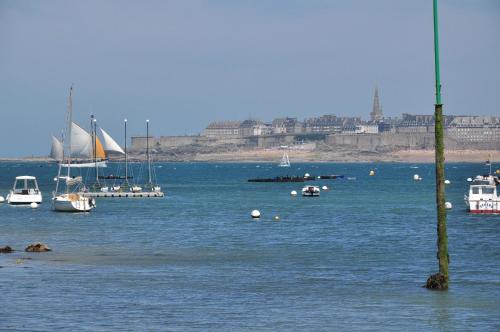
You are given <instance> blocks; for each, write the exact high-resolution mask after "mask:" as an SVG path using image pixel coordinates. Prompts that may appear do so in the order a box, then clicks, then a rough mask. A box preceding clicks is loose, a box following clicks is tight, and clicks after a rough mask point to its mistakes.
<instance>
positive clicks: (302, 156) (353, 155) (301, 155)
mask: <svg viewBox="0 0 500 332" xmlns="http://www.w3.org/2000/svg"><path fill="white" fill-rule="evenodd" d="M282 154H283V151H282V150H278V149H261V150H243V149H242V150H236V151H228V152H218V153H196V154H177V155H155V156H154V157H153V158H154V160H157V161H185V162H193V161H194V162H278V161H279V160H280V159H281V156H282ZM289 156H290V160H291V162H345V163H348V162H401V163H432V162H434V151H433V150H401V151H393V152H386V153H377V152H371V151H350V150H339V151H319V150H291V151H290V152H289ZM489 156H491V160H492V161H493V162H495V161H500V150H450V151H446V161H447V162H474V163H476V162H479V163H481V162H484V161H486V160H487V159H488V158H489ZM130 159H131V160H132V161H134V160H135V161H139V160H142V159H143V156H142V155H139V154H131V155H130ZM0 161H23V162H46V161H51V159H49V158H47V157H24V158H0Z"/></svg>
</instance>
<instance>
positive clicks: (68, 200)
mask: <svg viewBox="0 0 500 332" xmlns="http://www.w3.org/2000/svg"><path fill="white" fill-rule="evenodd" d="M72 97H73V87H71V88H70V91H69V105H68V117H67V119H68V127H67V129H66V135H65V136H63V137H67V142H64V140H62V141H58V140H57V139H53V143H55V146H54V145H53V148H52V151H53V154H52V157H53V158H54V159H56V160H58V161H60V162H59V169H58V172H57V177H56V181H57V182H56V190H55V191H54V194H53V198H52V204H53V209H54V210H55V211H58V212H88V211H90V210H92V209H93V208H95V206H96V205H95V201H94V199H93V198H91V197H85V196H84V195H83V194H81V192H83V191H84V188H85V186H84V185H83V183H82V178H81V177H79V176H78V177H72V176H71V168H72V163H71V161H72V160H71V157H72V153H75V154H77V155H85V154H86V155H89V152H88V151H90V150H89V149H91V143H92V140H91V136H90V135H89V134H87V133H86V132H85V131H83V129H81V128H80V127H79V126H77V125H76V124H75V123H73V122H72V116H73V109H72V108H73V102H72ZM64 143H66V147H65V146H64ZM65 153H66V154H67V155H65ZM94 156H95V154H94ZM94 161H95V159H94ZM62 167H66V168H67V173H66V174H65V175H62V174H61V169H62ZM63 185H64V186H65V187H66V190H64V192H59V188H60V187H61V186H63Z"/></svg>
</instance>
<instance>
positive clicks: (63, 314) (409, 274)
mask: <svg viewBox="0 0 500 332" xmlns="http://www.w3.org/2000/svg"><path fill="white" fill-rule="evenodd" d="M371 168H375V169H376V176H374V177H370V176H368V173H369V170H370V169H371ZM56 171H57V170H56V166H55V165H49V164H45V163H44V164H36V163H0V194H1V195H3V196H6V195H7V192H8V190H9V188H10V186H11V185H12V183H13V180H14V177H15V176H17V175H35V176H37V177H38V180H39V184H40V186H41V189H42V191H43V193H44V200H45V201H44V203H43V204H42V205H41V206H40V207H39V208H38V209H30V208H29V207H28V208H23V207H12V206H8V205H6V204H2V205H0V246H3V245H10V246H12V247H14V248H15V249H17V250H19V251H18V252H16V253H13V254H0V266H1V268H0V308H1V309H0V330H2V331H56V330H71V331H109V330H113V331H141V330H147V331H150V330H151V331H190V330H202V331H213V330H216V331H305V330H309V331H332V330H367V329H373V330H379V329H381V330H397V331H429V330H439V331H453V330H483V331H484V330H491V331H494V330H496V331H498V330H500V242H499V238H500V237H499V234H500V216H472V215H469V214H467V212H466V210H465V204H464V202H463V195H464V194H465V193H466V191H467V187H468V183H467V182H466V178H467V177H471V176H474V175H476V174H480V173H485V172H487V169H486V168H485V166H484V165H479V164H448V165H447V170H446V177H447V179H449V180H450V181H451V184H450V185H448V186H447V200H448V201H450V202H452V203H453V209H452V210H451V211H449V215H448V235H449V250H450V259H451V271H450V274H451V286H450V287H451V288H450V290H449V291H448V292H433V291H428V290H426V289H424V288H422V285H423V284H424V283H425V280H426V278H427V277H428V276H429V275H430V274H431V273H434V272H436V270H437V260H436V216H435V214H436V213H435V206H434V200H435V199H434V186H433V183H434V172H433V165H431V164H394V163H380V164H335V163H322V164H314V163H308V164H294V165H292V167H291V168H290V169H289V170H283V169H279V168H278V167H276V166H275V165H273V164H265V163H261V164H239V163H230V164H228V163H224V164H222V163H221V164H216V163H161V164H158V165H156V171H157V173H158V178H159V182H160V183H161V185H162V187H163V188H164V190H165V192H166V197H165V198H163V199H149V200H147V199H121V200H120V199H107V200H106V199H100V200H98V201H97V208H96V209H95V210H94V211H92V212H91V213H89V214H65V213H55V212H53V211H51V204H50V197H51V194H50V193H51V191H52V190H53V189H54V182H53V180H52V179H53V177H54V176H55V175H56ZM107 172H109V170H108V171H107ZM136 172H137V171H136ZM306 172H307V173H310V174H314V175H323V174H345V175H346V176H348V177H352V178H355V179H351V180H347V179H344V180H321V181H317V183H318V184H320V185H327V186H329V187H330V188H331V190H330V191H328V192H322V194H321V197H319V198H303V197H300V196H298V197H295V198H293V197H291V196H290V191H291V190H297V191H299V192H300V189H301V187H302V184H300V183H299V184H293V183H291V184H290V183H284V184H279V183H275V184H273V183H248V182H247V179H248V178H251V177H271V176H276V175H285V174H290V175H303V174H304V173H306ZM415 173H417V174H419V175H420V176H421V177H423V181H421V182H418V183H416V182H414V181H413V180H412V178H413V174H415ZM253 209H259V210H260V211H261V213H262V218H261V219H260V220H258V221H255V220H252V219H251V218H250V212H251V211H252V210H253ZM276 215H278V216H279V217H280V221H274V220H273V217H274V216H276ZM35 241H41V242H44V243H46V244H48V245H49V246H50V247H51V248H52V249H53V251H52V252H50V253H41V254H30V253H25V252H23V249H24V247H25V246H26V245H27V244H29V243H32V242H35ZM22 258H29V259H22Z"/></svg>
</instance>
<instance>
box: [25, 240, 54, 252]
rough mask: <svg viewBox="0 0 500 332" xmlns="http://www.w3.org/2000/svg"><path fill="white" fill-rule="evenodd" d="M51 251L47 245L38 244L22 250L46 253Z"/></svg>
mask: <svg viewBox="0 0 500 332" xmlns="http://www.w3.org/2000/svg"><path fill="white" fill-rule="evenodd" d="M51 250H52V249H50V248H49V247H48V246H47V245H45V244H43V243H40V242H38V243H33V244H30V245H29V246H27V247H26V249H24V251H26V252H46V251H51Z"/></svg>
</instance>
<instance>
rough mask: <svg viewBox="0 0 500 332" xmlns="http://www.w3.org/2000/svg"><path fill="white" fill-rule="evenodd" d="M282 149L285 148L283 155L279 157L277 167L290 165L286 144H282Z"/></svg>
mask: <svg viewBox="0 0 500 332" xmlns="http://www.w3.org/2000/svg"><path fill="white" fill-rule="evenodd" d="M281 148H282V149H284V150H285V152H284V153H283V157H282V158H281V162H280V163H279V164H278V167H290V159H288V146H282V147H281Z"/></svg>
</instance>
